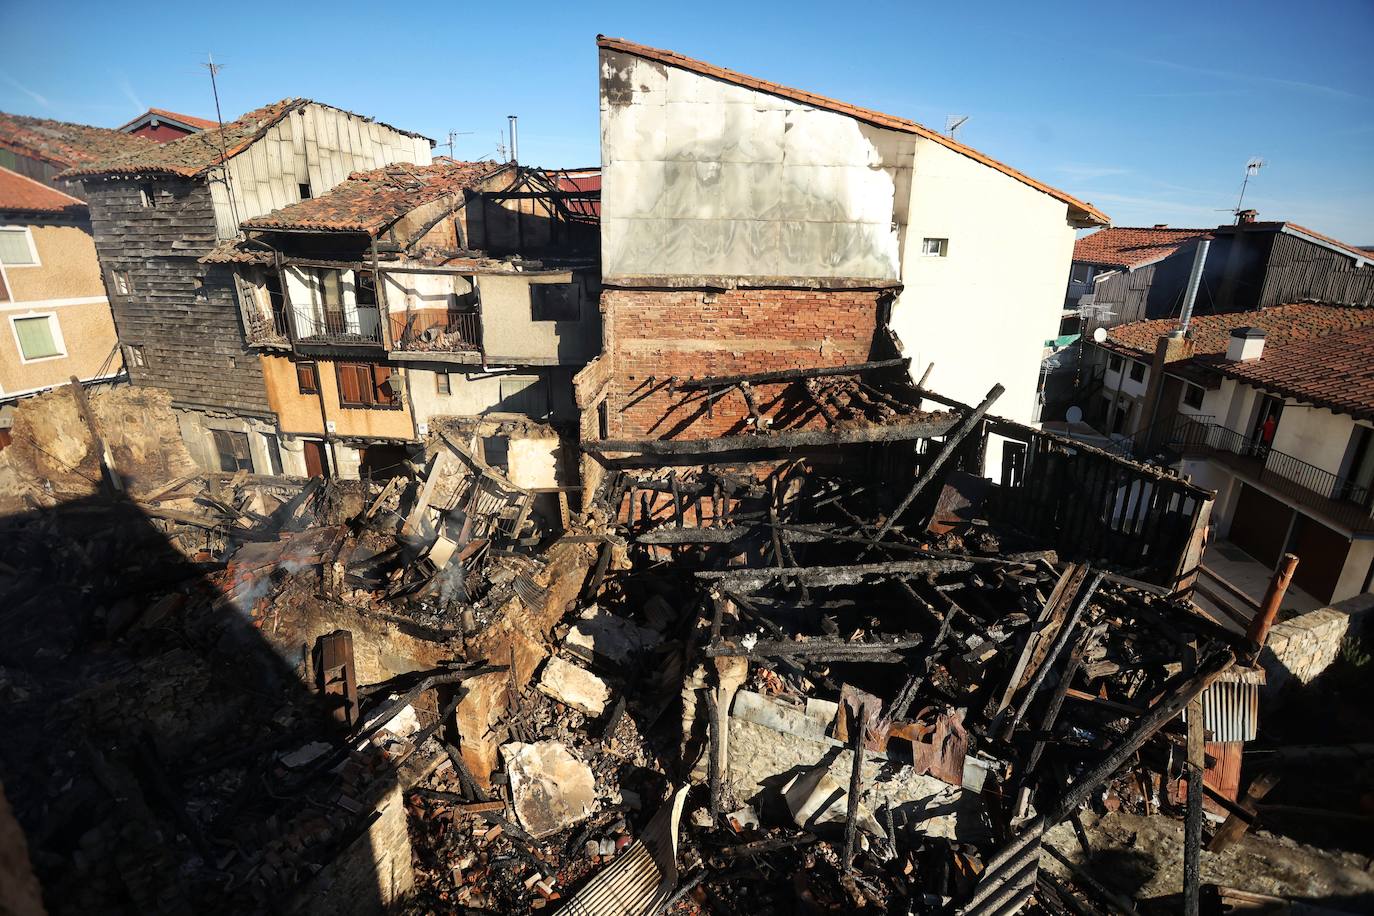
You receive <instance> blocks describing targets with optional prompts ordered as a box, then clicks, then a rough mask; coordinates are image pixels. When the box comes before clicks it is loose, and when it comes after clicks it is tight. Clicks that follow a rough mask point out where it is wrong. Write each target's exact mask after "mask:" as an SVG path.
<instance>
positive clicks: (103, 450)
mask: <svg viewBox="0 0 1374 916" xmlns="http://www.w3.org/2000/svg"><path fill="white" fill-rule="evenodd" d="M71 388H72V397H73V398H75V399H76V409H77V410H78V411H80V412H81V419H82V420H84V421H85V422H86V428H87V429H89V430H90V431H91V441H92V442H93V444H94V445H95V453H96V455H97V456H98V457H99V459H100V482H101V484H102V486H103V487H104V488H106V489H107V490H108V491H109V493H110V495H112V496H113V495H114V494H116V493H123V492H124V481H122V480H120V479H119V472H118V471H116V470H115V466H114V455H113V454H111V452H110V446H109V445H107V444H106V442H105V439H104V437H102V436H101V435H100V428H99V427H98V426H96V425H95V414H94V413H92V412H91V402H90V401H88V400H87V399H86V389H85V388H83V387H82V386H81V379H79V378H77V377H76V376H74V375H73V376H72V377H71Z"/></svg>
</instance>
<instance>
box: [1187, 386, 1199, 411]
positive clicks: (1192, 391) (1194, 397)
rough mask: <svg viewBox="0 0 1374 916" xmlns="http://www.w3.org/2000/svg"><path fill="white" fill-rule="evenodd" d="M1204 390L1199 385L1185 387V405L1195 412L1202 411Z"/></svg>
mask: <svg viewBox="0 0 1374 916" xmlns="http://www.w3.org/2000/svg"><path fill="white" fill-rule="evenodd" d="M1202 396H1203V390H1202V388H1200V387H1199V386H1197V385H1184V386H1183V403H1184V405H1185V406H1187V407H1191V408H1193V409H1194V410H1201V409H1202Z"/></svg>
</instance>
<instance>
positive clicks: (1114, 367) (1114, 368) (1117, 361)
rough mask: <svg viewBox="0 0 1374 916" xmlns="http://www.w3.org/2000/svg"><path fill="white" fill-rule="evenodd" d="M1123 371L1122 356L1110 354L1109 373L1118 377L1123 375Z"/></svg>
mask: <svg viewBox="0 0 1374 916" xmlns="http://www.w3.org/2000/svg"><path fill="white" fill-rule="evenodd" d="M1121 369H1122V366H1121V354H1120V353H1109V354H1107V371H1108V372H1115V373H1116V374H1117V375H1120V374H1121Z"/></svg>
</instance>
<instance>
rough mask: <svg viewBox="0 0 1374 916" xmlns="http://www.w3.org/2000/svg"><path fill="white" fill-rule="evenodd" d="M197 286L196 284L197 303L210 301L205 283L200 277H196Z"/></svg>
mask: <svg viewBox="0 0 1374 916" xmlns="http://www.w3.org/2000/svg"><path fill="white" fill-rule="evenodd" d="M195 284H196V301H197V302H205V301H206V300H208V299H209V298H210V297H209V295H208V294H207V293H206V292H205V281H204V280H202V279H201V278H200V277H196V279H195Z"/></svg>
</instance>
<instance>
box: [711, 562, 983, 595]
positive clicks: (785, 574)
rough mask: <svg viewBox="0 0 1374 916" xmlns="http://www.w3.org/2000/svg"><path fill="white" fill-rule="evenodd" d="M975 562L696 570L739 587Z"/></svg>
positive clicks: (944, 569)
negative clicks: (783, 580)
mask: <svg viewBox="0 0 1374 916" xmlns="http://www.w3.org/2000/svg"><path fill="white" fill-rule="evenodd" d="M972 568H973V563H972V562H970V561H968V560H956V559H939V560H894V561H892V562H890V563H858V564H855V565H853V566H803V567H799V568H790V567H789V568H787V569H706V570H701V571H700V572H698V573H696V576H697V578H699V579H718V580H720V582H721V583H722V584H723V585H725V586H727V587H729V588H732V589H734V590H735V591H739V590H741V589H744V590H746V591H748V590H750V589H756V588H761V587H763V586H764V585H767V584H768V583H769V582H773V581H776V580H778V579H786V580H788V581H790V582H799V583H801V584H802V585H810V586H826V585H857V584H858V583H860V582H862V581H864V579H865V578H867V577H869V576H926V575H931V574H935V575H939V574H941V573H958V572H968V571H969V570H970V569H972Z"/></svg>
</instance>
